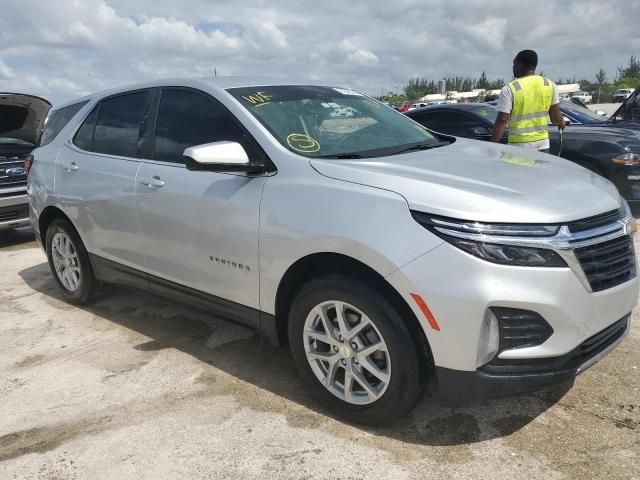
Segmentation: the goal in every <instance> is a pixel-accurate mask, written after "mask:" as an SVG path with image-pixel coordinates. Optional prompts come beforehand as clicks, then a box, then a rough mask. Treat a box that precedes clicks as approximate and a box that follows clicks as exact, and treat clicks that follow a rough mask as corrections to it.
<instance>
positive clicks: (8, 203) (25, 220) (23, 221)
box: [0, 194, 30, 231]
mask: <svg viewBox="0 0 640 480" xmlns="http://www.w3.org/2000/svg"><path fill="white" fill-rule="evenodd" d="M29 223H30V222H29V199H28V197H27V195H26V194H20V195H12V196H9V197H0V231H2V230H10V229H13V228H19V227H26V226H28V225H29Z"/></svg>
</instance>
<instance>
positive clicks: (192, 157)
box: [182, 142, 264, 173]
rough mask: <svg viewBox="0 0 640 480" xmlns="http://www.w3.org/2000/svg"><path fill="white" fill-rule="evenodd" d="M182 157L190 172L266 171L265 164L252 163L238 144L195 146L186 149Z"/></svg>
mask: <svg viewBox="0 0 640 480" xmlns="http://www.w3.org/2000/svg"><path fill="white" fill-rule="evenodd" d="M182 156H183V157H184V159H185V161H186V166H187V169H189V170H208V171H210V172H249V173H257V172H260V171H262V170H263V169H264V164H262V163H256V162H254V163H252V162H251V161H250V160H249V156H248V155H247V152H245V150H244V148H243V147H242V145H240V144H239V143H237V142H214V143H205V144H203V145H195V146H193V147H189V148H187V149H185V151H184V153H183V154H182Z"/></svg>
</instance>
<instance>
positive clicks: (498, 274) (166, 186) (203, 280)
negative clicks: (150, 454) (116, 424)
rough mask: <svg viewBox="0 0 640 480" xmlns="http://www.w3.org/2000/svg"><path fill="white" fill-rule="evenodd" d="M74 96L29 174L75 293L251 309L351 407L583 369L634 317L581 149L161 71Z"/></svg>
mask: <svg viewBox="0 0 640 480" xmlns="http://www.w3.org/2000/svg"><path fill="white" fill-rule="evenodd" d="M69 107H74V108H78V111H77V114H75V115H74V116H73V117H72V118H71V120H70V121H69V122H68V123H67V124H66V125H65V126H64V127H63V128H62V129H61V131H60V132H59V133H58V135H57V136H56V137H55V138H54V139H53V141H51V142H50V143H49V144H48V145H46V146H44V147H42V148H39V149H37V150H35V151H34V152H33V155H34V161H33V166H32V168H31V171H30V173H29V183H28V191H29V199H30V214H31V224H32V226H33V229H34V231H35V234H36V238H37V239H38V241H39V242H41V244H42V245H43V247H44V249H45V250H46V253H47V256H48V259H49V265H50V267H51V271H52V272H53V276H54V278H55V279H56V281H57V283H58V284H59V286H60V288H61V290H62V293H63V294H64V296H65V297H66V298H67V299H68V300H69V301H71V302H77V303H85V302H89V301H90V300H91V298H92V296H93V294H94V293H95V292H96V290H97V288H98V286H99V285H100V284H101V283H102V282H105V283H115V284H120V285H127V286H133V287H139V288H142V289H145V290H150V291H152V292H155V293H157V294H160V295H164V296H167V297H172V298H175V299H177V300H181V301H185V302H187V303H189V304H191V305H195V306H198V307H201V308H204V309H206V310H208V311H209V312H211V314H212V315H216V316H217V317H220V318H224V319H228V320H231V321H235V322H241V323H243V324H245V325H247V326H249V327H250V328H253V329H255V330H257V331H260V332H261V333H262V334H263V335H264V336H265V337H266V338H267V339H268V340H270V341H271V342H273V343H274V344H278V345H285V344H288V345H289V347H290V349H291V353H292V355H293V359H294V362H295V364H296V366H297V368H298V370H299V372H300V375H301V377H302V379H303V380H304V382H305V383H306V385H307V386H308V388H309V389H310V390H311V391H312V392H313V393H314V394H315V395H316V396H317V397H318V398H319V399H321V400H322V401H324V402H325V403H327V404H329V405H330V406H331V407H332V408H333V409H335V411H336V412H337V413H338V414H339V415H342V416H344V417H345V418H348V419H350V420H353V421H357V422H362V423H368V424H382V423H388V422H391V421H393V420H395V419H397V418H399V417H402V416H404V415H406V414H407V413H408V412H409V411H410V410H411V409H412V407H413V406H414V405H415V404H416V402H417V400H418V399H419V398H420V395H421V394H422V393H423V392H427V391H428V392H432V393H433V394H435V395H438V396H440V397H442V398H444V399H446V400H448V401H450V402H460V401H461V400H465V401H466V400H471V399H473V398H487V397H494V396H500V395H508V394H513V393H518V392H525V391H530V390H533V389H537V388H540V387H543V386H546V385H549V384H557V383H566V382H571V381H572V379H573V378H574V377H575V375H576V374H577V373H579V372H581V371H582V370H584V369H585V368H587V367H588V366H590V365H591V364H593V363H594V362H596V361H597V360H598V359H600V358H601V357H602V356H603V355H604V354H606V353H607V352H608V351H610V350H611V349H612V348H613V347H614V346H615V345H616V344H617V343H618V342H620V340H621V339H622V338H623V337H624V335H625V334H626V333H627V331H628V329H629V319H630V312H631V311H632V309H633V308H634V306H635V305H636V302H637V298H638V279H637V277H636V265H635V257H634V250H633V242H632V234H633V231H634V228H635V222H634V220H633V218H632V217H631V216H630V214H629V210H628V207H627V205H626V203H625V202H624V200H623V199H622V198H620V195H619V194H618V192H617V190H616V188H615V187H614V186H613V185H612V184H611V183H610V182H608V181H607V180H605V179H603V178H602V177H600V176H598V175H596V174H594V173H591V172H589V171H587V170H586V169H583V168H581V167H579V166H577V165H575V164H573V163H571V162H567V161H565V160H562V159H560V158H556V157H553V156H550V155H546V154H542V153H538V152H535V151H530V150H527V149H522V148H517V147H509V146H505V145H499V144H488V143H481V142H476V141H470V140H464V139H461V138H454V137H448V136H444V135H440V134H436V133H432V132H430V131H429V130H427V129H425V128H423V127H421V126H420V125H418V124H417V123H415V122H413V121H412V120H410V119H408V118H407V117H405V116H404V115H402V114H400V113H398V112H395V111H394V110H392V109H391V108H389V107H386V106H384V105H382V104H381V103H379V102H377V101H375V100H373V99H371V98H369V97H367V96H366V95H363V94H361V93H359V92H357V91H354V90H351V89H349V88H340V87H331V86H323V85H313V84H308V83H299V84H296V83H274V82H273V81H264V80H259V79H258V80H256V79H252V80H247V79H222V78H220V79H215V80H214V79H209V80H164V81H156V82H150V83H144V84H140V85H135V86H132V87H129V88H122V89H117V90H112V91H109V92H104V93H100V94H96V95H91V96H88V97H86V98H83V99H80V100H77V101H76V102H72V103H71V104H68V105H66V106H64V107H62V108H69ZM347 109H348V110H349V111H351V112H353V115H350V116H345V115H339V114H336V112H341V111H345V110H347Z"/></svg>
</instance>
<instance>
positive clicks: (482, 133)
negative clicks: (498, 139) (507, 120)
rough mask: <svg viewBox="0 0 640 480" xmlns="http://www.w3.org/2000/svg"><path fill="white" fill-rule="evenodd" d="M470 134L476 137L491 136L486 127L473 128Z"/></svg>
mask: <svg viewBox="0 0 640 480" xmlns="http://www.w3.org/2000/svg"><path fill="white" fill-rule="evenodd" d="M471 133H473V134H474V135H475V136H476V137H488V136H489V135H491V130H489V129H488V128H487V127H473V128H472V129H471Z"/></svg>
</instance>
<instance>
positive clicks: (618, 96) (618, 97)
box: [613, 88, 633, 103]
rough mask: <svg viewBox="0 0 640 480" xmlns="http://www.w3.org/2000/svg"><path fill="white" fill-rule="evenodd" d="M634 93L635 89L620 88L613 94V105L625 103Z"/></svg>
mask: <svg viewBox="0 0 640 480" xmlns="http://www.w3.org/2000/svg"><path fill="white" fill-rule="evenodd" d="M632 93H633V88H619V89H618V90H616V91H615V92H613V103H618V102H624V101H625V100H626V99H627V98H629V97H630V96H631V94H632Z"/></svg>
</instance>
